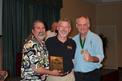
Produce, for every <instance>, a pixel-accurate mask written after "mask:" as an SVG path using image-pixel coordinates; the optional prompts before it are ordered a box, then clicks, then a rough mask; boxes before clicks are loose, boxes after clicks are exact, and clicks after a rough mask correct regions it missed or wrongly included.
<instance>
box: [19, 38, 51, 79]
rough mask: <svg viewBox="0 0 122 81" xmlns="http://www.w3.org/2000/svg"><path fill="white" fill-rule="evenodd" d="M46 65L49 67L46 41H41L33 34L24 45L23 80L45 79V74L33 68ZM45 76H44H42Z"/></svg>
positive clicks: (45, 66)
mask: <svg viewBox="0 0 122 81" xmlns="http://www.w3.org/2000/svg"><path fill="white" fill-rule="evenodd" d="M33 67H34V68H38V67H44V68H46V69H49V60H48V51H47V49H46V47H45V44H44V43H39V42H38V41H37V40H36V38H35V37H34V36H32V37H31V38H30V39H29V40H28V41H27V42H25V44H24V46H23V56H22V63H21V78H22V81H43V79H45V78H44V76H45V75H40V74H38V73H36V72H34V71H33V70H32V68H33ZM42 77H43V78H42Z"/></svg>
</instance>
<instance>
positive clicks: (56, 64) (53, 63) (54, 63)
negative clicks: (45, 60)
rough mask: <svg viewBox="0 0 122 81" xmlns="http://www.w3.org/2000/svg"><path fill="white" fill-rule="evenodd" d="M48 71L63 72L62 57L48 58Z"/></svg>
mask: <svg viewBox="0 0 122 81" xmlns="http://www.w3.org/2000/svg"><path fill="white" fill-rule="evenodd" d="M49 59H50V70H59V71H61V72H63V57H57V56H50V57H49Z"/></svg>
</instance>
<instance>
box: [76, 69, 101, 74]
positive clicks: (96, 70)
mask: <svg viewBox="0 0 122 81" xmlns="http://www.w3.org/2000/svg"><path fill="white" fill-rule="evenodd" d="M99 71H100V70H99V69H95V70H93V71H90V72H86V73H84V72H75V73H78V74H83V75H87V74H92V73H96V72H99Z"/></svg>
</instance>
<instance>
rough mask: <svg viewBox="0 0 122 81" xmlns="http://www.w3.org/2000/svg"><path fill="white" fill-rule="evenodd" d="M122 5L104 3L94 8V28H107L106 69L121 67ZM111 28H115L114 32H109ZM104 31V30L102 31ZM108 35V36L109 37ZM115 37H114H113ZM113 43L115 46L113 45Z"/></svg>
mask: <svg viewBox="0 0 122 81" xmlns="http://www.w3.org/2000/svg"><path fill="white" fill-rule="evenodd" d="M121 14H122V3H121V2H119V3H104V4H98V5H97V6H96V26H98V27H99V26H106V27H107V26H111V27H109V28H108V27H107V28H106V29H108V30H109V31H108V32H106V33H105V34H106V36H109V37H108V40H109V42H108V45H109V46H108V47H107V49H108V50H107V53H106V56H107V58H106V60H105V63H104V64H105V66H106V67H108V68H117V67H122V62H121V61H122V59H121V57H122V42H121V40H122V37H121V35H122V32H121V31H122V15H121ZM112 26H115V28H114V30H115V31H114V32H111V30H112ZM104 31H106V30H104ZM109 34H110V35H109ZM114 36H115V37H114ZM114 43H115V45H113V44H114Z"/></svg>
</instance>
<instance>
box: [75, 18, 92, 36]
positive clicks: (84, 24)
mask: <svg viewBox="0 0 122 81" xmlns="http://www.w3.org/2000/svg"><path fill="white" fill-rule="evenodd" d="M76 27H77V29H78V31H79V32H80V34H81V35H86V34H87V32H88V31H89V27H90V23H89V19H88V18H87V17H80V18H78V19H77V20H76Z"/></svg>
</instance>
